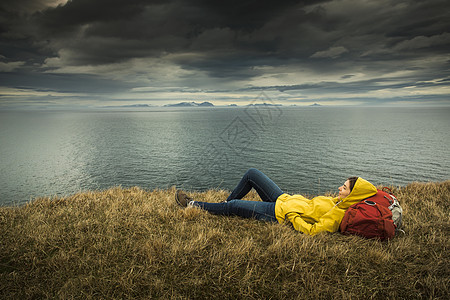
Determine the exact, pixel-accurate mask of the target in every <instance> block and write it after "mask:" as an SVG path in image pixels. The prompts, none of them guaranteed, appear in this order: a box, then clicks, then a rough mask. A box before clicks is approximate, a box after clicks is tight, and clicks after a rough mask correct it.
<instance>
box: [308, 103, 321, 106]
mask: <svg viewBox="0 0 450 300" xmlns="http://www.w3.org/2000/svg"><path fill="white" fill-rule="evenodd" d="M310 106H322V105H320V104H319V103H314V104H311V105H310Z"/></svg>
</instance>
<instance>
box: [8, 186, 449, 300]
mask: <svg viewBox="0 0 450 300" xmlns="http://www.w3.org/2000/svg"><path fill="white" fill-rule="evenodd" d="M393 191H394V193H395V194H396V196H397V197H398V199H399V200H400V202H401V204H402V207H403V209H404V219H403V223H404V229H405V231H406V233H405V234H404V235H400V236H398V237H396V238H394V239H393V240H391V241H388V242H380V241H375V240H366V239H362V238H359V237H355V236H343V235H340V234H338V233H336V234H321V235H317V236H314V237H311V236H307V235H303V234H300V233H297V232H295V231H294V230H293V229H291V227H289V226H283V225H279V224H274V223H264V222H259V221H255V220H248V219H241V218H238V217H220V216H213V215H210V214H208V213H206V212H204V211H201V210H200V209H197V208H188V209H184V210H183V209H181V208H179V207H177V206H176V204H175V201H174V199H173V198H174V193H175V188H171V189H168V190H153V191H145V190H143V189H140V188H138V187H133V188H127V189H122V188H118V187H116V188H111V189H108V190H105V191H95V192H84V193H79V194H76V195H73V196H70V197H64V198H39V199H36V200H34V201H32V202H30V203H28V204H26V205H24V206H20V207H1V208H0V235H1V237H0V238H1V244H0V294H1V295H3V297H5V298H6V299H30V298H63V299H85V298H86V299H93V298H96V299H97V298H106V299H112V298H120V299H127V298H128V299H129V298H133V299H134V298H163V299H168V298H175V299H196V298H198V299H200V298H201V299H203V298H245V299H271V298H272V299H283V298H289V299H291V298H294V299H295V298H299V299H330V298H339V299H370V298H374V299H385V298H387V299H393V298H401V299H448V298H450V297H449V280H450V276H449V275H450V274H449V268H448V266H449V265H450V261H449V256H448V252H449V233H450V222H449V220H450V218H449V217H450V216H449V205H448V203H449V201H450V199H449V198H450V197H449V196H450V181H446V182H442V183H412V184H409V185H408V186H405V187H401V188H394V189H393ZM191 195H193V196H194V198H195V199H198V200H201V201H209V202H217V201H222V200H223V199H225V198H226V197H227V195H228V192H227V191H224V190H209V191H206V192H202V193H199V192H193V193H192V194H191ZM248 199H249V200H258V197H257V195H256V193H254V192H252V193H251V194H250V195H249V196H248Z"/></svg>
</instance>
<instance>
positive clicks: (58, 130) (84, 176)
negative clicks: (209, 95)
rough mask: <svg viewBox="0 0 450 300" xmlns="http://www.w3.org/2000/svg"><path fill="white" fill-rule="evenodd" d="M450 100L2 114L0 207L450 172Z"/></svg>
mask: <svg viewBox="0 0 450 300" xmlns="http://www.w3.org/2000/svg"><path fill="white" fill-rule="evenodd" d="M449 117H450V108H361V107H358V108H357V107H342V108H336V107H334V108H332V107H268V108H264V107H257V106H254V107H247V108H205V109H189V108H188V109H174V108H158V109H156V108H155V109H153V110H149V111H145V112H117V111H116V112H114V111H109V112H98V111H92V112H0V153H1V157H0V205H10V204H21V203H24V202H26V201H29V200H32V199H34V198H36V197H39V196H53V195H70V194H73V193H76V192H79V191H83V190H93V189H96V190H97V189H106V188H109V187H112V186H118V185H120V186H122V187H129V186H140V187H142V188H145V189H154V188H167V187H170V186H172V185H177V186H179V187H182V188H185V189H195V190H205V189H209V188H225V189H232V188H233V187H234V186H235V185H236V183H237V182H238V180H239V179H240V178H241V176H242V174H243V173H244V172H245V170H246V169H248V168H250V167H256V168H258V169H260V170H262V171H264V172H265V173H266V174H268V175H269V177H271V178H272V179H273V180H274V181H275V182H276V183H277V184H278V185H279V186H280V187H281V188H282V189H283V190H285V191H287V192H291V193H308V194H318V193H323V192H326V191H337V187H338V186H340V185H341V184H342V182H343V181H344V180H345V178H346V177H348V176H353V175H356V176H362V177H364V178H366V179H368V180H369V181H371V182H373V183H374V184H376V185H378V184H380V185H405V184H407V183H409V182H412V181H443V180H447V179H450V171H449V170H450V163H449V161H450V152H449V146H450V134H449V132H450V118H449Z"/></svg>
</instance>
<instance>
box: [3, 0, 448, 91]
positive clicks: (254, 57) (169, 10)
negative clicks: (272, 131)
mask: <svg viewBox="0 0 450 300" xmlns="http://www.w3.org/2000/svg"><path fill="white" fill-rule="evenodd" d="M447 2H448V1H446V0H445V1H444V0H431V1H413V0H408V1H406V0H404V1H402V0H400V1H395V0H379V1H352V0H341V1H326V0H324V1H306V0H305V1H299V0H290V1H256V0H246V1H243V0H240V1H238V0H231V1H208V0H184V1H182V0H171V1H163V0H161V1H156V0H152V1H145V0H130V1H121V0H95V1H94V0H73V1H68V2H66V1H65V0H47V1H46V0H39V1H32V0H14V1H13V0H5V1H2V4H0V37H1V40H0V46H1V48H0V72H3V74H2V76H1V79H2V82H3V83H2V84H1V85H6V86H9V87H17V86H23V83H24V82H25V83H26V85H28V84H29V86H30V87H31V86H36V87H37V86H38V85H37V83H36V84H35V85H33V82H39V85H40V86H43V87H48V88H50V87H51V88H55V89H58V88H59V89H61V90H64V91H66V90H69V89H71V90H73V91H75V90H79V91H82V90H83V85H85V81H84V80H85V78H87V77H86V76H90V77H89V78H92V80H91V82H95V81H96V80H99V86H100V87H101V88H99V89H100V90H102V91H105V92H106V91H107V90H108V78H110V77H111V76H113V75H114V78H113V81H110V87H111V91H113V90H114V91H117V88H118V87H120V88H123V89H131V88H132V87H133V81H134V82H135V83H136V87H139V86H142V85H145V84H149V85H150V86H151V84H155V85H162V84H163V85H167V86H170V85H175V86H176V85H182V86H180V87H179V91H183V90H184V89H185V87H186V86H192V88H196V87H197V86H198V87H199V89H201V87H200V86H199V85H200V83H199V82H202V81H205V80H204V78H205V77H201V76H209V79H211V80H213V79H217V80H219V81H220V83H221V84H224V85H225V84H227V83H229V86H233V85H235V84H236V82H241V83H242V84H241V85H240V86H239V85H235V87H234V88H230V87H229V89H230V91H231V90H235V91H243V90H254V89H272V90H277V91H281V92H286V91H299V92H306V91H312V90H314V91H316V92H317V93H319V92H320V91H323V92H328V93H333V92H337V93H345V92H347V93H360V92H367V93H370V92H372V91H376V90H381V89H397V90H398V89H404V88H409V87H419V88H429V87H430V86H429V85H431V84H434V85H436V86H437V87H439V88H442V87H448V77H449V76H450V74H449V71H448V70H449V69H450V68H449V56H448V53H450V32H449V28H450V21H449V20H450V14H449V10H448V9H447V7H448V5H447ZM146 64H147V65H146ZM166 67H167V68H168V69H167V70H168V71H167V73H170V74H169V75H167V77H170V79H166V80H167V81H166V82H163V80H164V79H161V80H160V81H158V79H157V78H164V76H163V75H165V73H166V72H165V71H164V70H165V68H166ZM170 68H173V70H169V69H170ZM176 68H180V69H176ZM400 71H402V72H404V73H402V74H397V75H395V79H393V78H392V76H391V77H390V78H384V76H385V74H393V73H396V72H400ZM44 72H45V73H44ZM52 72H57V73H63V74H64V73H66V74H67V76H68V77H70V78H72V82H73V83H74V86H73V87H68V86H67V85H66V83H65V81H64V83H62V84H61V85H58V84H54V83H53V84H52V83H51V80H50V79H49V78H50V77H51V76H49V74H48V73H52ZM40 74H41V75H42V76H40ZM302 74H304V76H303V77H302V76H301V75H302ZM196 75H198V76H196ZM363 75H364V76H363ZM121 76H122V78H123V82H121V81H120V80H118V78H120V77H121ZM146 76H147V77H146ZM174 76H176V78H175V79H174ZM264 76H267V78H268V79H267V83H264V84H262V83H261V82H262V81H263V80H261V78H262V77H264ZM321 76H323V79H320V78H321ZM38 77H39V79H38V80H36V81H34V79H37V78H38ZM297 77H298V79H296V78H297ZM287 78H289V80H287ZM359 78H361V79H359ZM78 80H80V83H83V82H84V84H83V85H81V84H80V85H76V82H77V81H78ZM170 80H172V82H169V81H170ZM277 80H278V81H283V80H286V81H287V82H286V83H283V82H277V83H275V82H276V81H277ZM305 81H306V82H305ZM342 81H344V82H342ZM397 81H401V82H397ZM61 82H63V81H61ZM217 82H218V81H215V82H212V83H216V84H217ZM421 82H427V83H426V84H423V83H421ZM430 82H433V83H430ZM21 83H22V84H21ZM207 83H208V84H212V83H211V82H209V81H208V82H207ZM69 85H70V84H69ZM85 86H90V85H85ZM113 87H114V89H113ZM92 89H93V88H92ZM214 89H217V90H220V91H224V90H226V89H224V88H223V87H222V86H217V87H211V90H214ZM170 90H171V91H172V88H171V89H170ZM444 94H445V93H444Z"/></svg>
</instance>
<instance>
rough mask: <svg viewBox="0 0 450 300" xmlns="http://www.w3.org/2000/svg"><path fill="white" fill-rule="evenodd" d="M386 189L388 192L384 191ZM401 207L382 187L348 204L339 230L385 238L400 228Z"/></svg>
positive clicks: (348, 233)
mask: <svg viewBox="0 0 450 300" xmlns="http://www.w3.org/2000/svg"><path fill="white" fill-rule="evenodd" d="M385 190H388V191H389V192H387V191H385ZM401 219H402V208H401V207H400V204H399V203H398V201H397V198H395V196H394V195H392V192H391V190H389V189H388V188H383V190H378V191H377V193H376V194H375V195H374V196H372V197H369V198H367V199H364V200H362V201H361V202H358V203H355V204H353V205H352V206H350V207H349V208H348V209H347V211H346V212H345V215H344V218H343V219H342V222H341V225H340V228H339V229H340V232H341V233H343V234H346V235H350V234H356V235H359V236H362V237H365V238H369V239H380V240H382V241H383V240H387V239H391V238H393V237H394V236H395V233H396V231H399V230H400V227H401Z"/></svg>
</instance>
